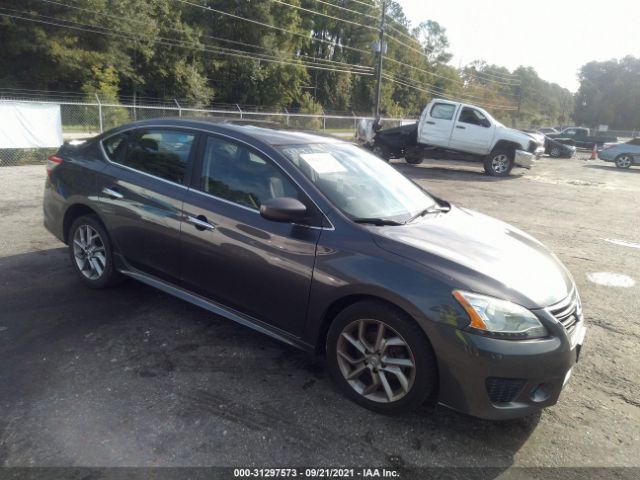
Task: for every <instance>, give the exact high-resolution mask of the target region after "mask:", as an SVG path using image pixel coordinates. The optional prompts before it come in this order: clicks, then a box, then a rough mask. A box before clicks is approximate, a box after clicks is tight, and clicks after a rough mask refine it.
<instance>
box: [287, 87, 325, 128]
mask: <svg viewBox="0 0 640 480" xmlns="http://www.w3.org/2000/svg"><path fill="white" fill-rule="evenodd" d="M298 104H299V108H298V113H306V114H311V115H322V114H323V110H322V105H320V104H319V103H318V102H316V101H315V100H314V99H313V97H312V96H311V95H309V94H308V93H304V94H303V95H301V96H300V98H299V99H298ZM291 124H292V125H294V126H296V127H298V128H303V129H306V130H320V129H321V128H322V120H321V119H319V118H317V117H316V118H311V117H308V118H307V117H293V118H292V119H291Z"/></svg>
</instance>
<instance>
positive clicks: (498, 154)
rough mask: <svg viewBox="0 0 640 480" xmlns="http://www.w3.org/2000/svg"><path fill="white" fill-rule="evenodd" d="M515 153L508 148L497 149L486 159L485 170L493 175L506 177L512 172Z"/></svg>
mask: <svg viewBox="0 0 640 480" xmlns="http://www.w3.org/2000/svg"><path fill="white" fill-rule="evenodd" d="M513 163H514V154H513V152H510V151H508V150H506V149H496V150H494V151H493V152H491V153H490V154H489V156H487V157H486V158H485V160H484V171H485V173H487V174H488V175H491V176H492V177H506V176H507V175H509V173H510V172H511V169H512V168H513Z"/></svg>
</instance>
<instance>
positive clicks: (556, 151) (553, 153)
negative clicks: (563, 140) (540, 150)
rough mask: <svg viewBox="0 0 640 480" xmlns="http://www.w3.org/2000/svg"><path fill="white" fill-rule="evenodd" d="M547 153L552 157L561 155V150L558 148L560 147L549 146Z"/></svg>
mask: <svg viewBox="0 0 640 480" xmlns="http://www.w3.org/2000/svg"><path fill="white" fill-rule="evenodd" d="M549 155H550V156H552V157H554V158H558V157H559V156H560V155H562V150H561V149H560V147H551V150H549Z"/></svg>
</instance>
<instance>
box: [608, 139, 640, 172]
mask: <svg viewBox="0 0 640 480" xmlns="http://www.w3.org/2000/svg"><path fill="white" fill-rule="evenodd" d="M598 158H599V159H600V160H604V161H605V162H615V164H616V167H618V168H629V167H630V166H631V165H640V138H634V139H632V140H629V141H628V142H626V143H605V144H604V145H603V146H602V149H600V150H598Z"/></svg>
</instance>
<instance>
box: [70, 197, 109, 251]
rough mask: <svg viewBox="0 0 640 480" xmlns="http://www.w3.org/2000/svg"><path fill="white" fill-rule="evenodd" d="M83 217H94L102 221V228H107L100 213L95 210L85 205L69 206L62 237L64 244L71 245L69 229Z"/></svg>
mask: <svg viewBox="0 0 640 480" xmlns="http://www.w3.org/2000/svg"><path fill="white" fill-rule="evenodd" d="M83 215H94V216H95V217H96V218H97V219H98V220H99V221H100V223H101V224H102V226H103V227H104V226H105V225H104V222H103V221H102V219H101V218H100V215H98V212H96V211H95V209H93V208H91V207H90V206H88V205H86V204H84V203H75V204H73V205H71V206H69V208H67V210H66V211H65V212H64V218H63V220H62V235H63V238H64V243H66V244H69V229H70V228H71V225H73V222H74V221H75V220H76V219H77V218H79V217H81V216H83ZM105 230H106V228H105Z"/></svg>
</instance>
